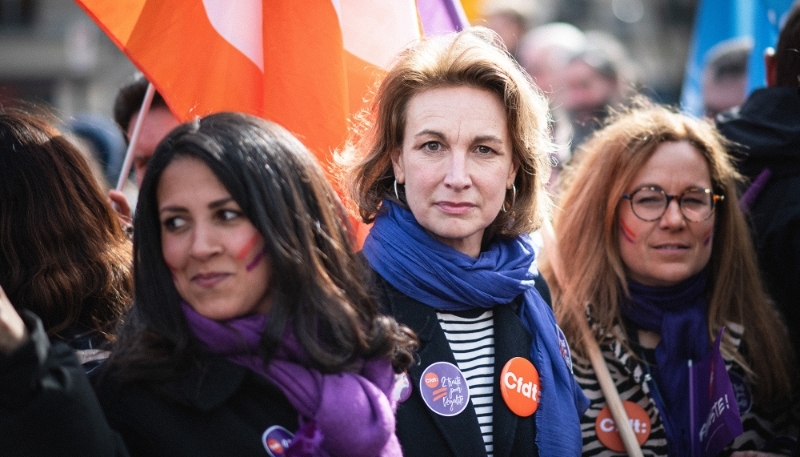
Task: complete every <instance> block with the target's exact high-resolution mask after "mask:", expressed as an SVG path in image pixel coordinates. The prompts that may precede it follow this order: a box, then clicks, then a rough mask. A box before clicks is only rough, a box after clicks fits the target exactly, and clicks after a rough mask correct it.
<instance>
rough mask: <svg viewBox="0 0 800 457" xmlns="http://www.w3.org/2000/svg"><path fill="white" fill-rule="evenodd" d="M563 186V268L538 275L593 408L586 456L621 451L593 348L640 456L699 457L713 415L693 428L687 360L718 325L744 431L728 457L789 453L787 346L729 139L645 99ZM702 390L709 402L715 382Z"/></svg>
mask: <svg viewBox="0 0 800 457" xmlns="http://www.w3.org/2000/svg"><path fill="white" fill-rule="evenodd" d="M565 176H568V178H567V181H568V182H567V183H566V188H565V189H564V190H563V192H562V194H561V200H560V204H559V207H560V208H562V210H561V211H559V212H558V213H556V217H555V220H554V227H555V230H556V235H557V238H558V242H557V252H558V258H559V259H560V262H559V265H560V266H558V265H557V264H556V262H553V263H549V262H545V263H544V265H543V267H542V273H543V274H544V275H545V277H546V278H547V280H548V283H549V284H550V285H551V286H552V289H553V297H554V305H555V311H556V315H557V316H558V318H559V324H560V325H561V326H562V327H563V329H564V332H565V333H566V335H567V338H568V339H569V341H571V342H573V344H574V345H575V347H574V348H573V349H574V350H573V360H574V367H575V377H576V379H577V380H578V382H579V383H580V384H581V387H582V388H583V390H584V393H586V395H587V396H588V397H589V399H590V400H591V406H590V407H589V410H588V411H587V412H586V414H585V415H584V416H583V418H582V430H583V453H584V455H592V456H594V455H602V456H611V455H623V454H624V452H623V449H620V448H619V441H618V440H619V437H618V436H615V435H614V434H612V433H609V430H611V429H612V428H613V422H609V416H608V414H607V413H608V405H610V404H611V402H612V401H613V399H611V400H610V399H607V398H606V397H605V395H604V394H608V393H607V392H605V391H604V392H601V390H600V386H601V385H602V384H600V375H599V374H598V371H597V369H596V368H594V367H595V365H594V362H593V364H591V365H590V364H589V361H588V358H589V352H590V349H589V348H590V345H591V343H593V342H591V338H594V339H595V340H596V341H597V344H599V348H600V350H601V352H602V357H603V358H604V360H605V365H606V366H607V367H608V371H609V372H610V373H611V378H612V380H613V384H614V385H615V386H616V389H617V390H618V393H619V397H620V399H621V400H622V401H623V402H624V405H625V409H626V410H627V411H628V415H629V417H630V418H631V419H635V420H636V421H637V422H636V423H637V424H639V425H638V426H637V427H635V429H636V430H635V431H636V432H637V438H638V439H639V443H640V444H641V447H642V452H643V454H644V455H653V456H658V455H670V456H685V455H697V454H692V448H691V445H692V442H693V438H692V434H694V433H695V432H697V428H699V426H700V425H702V424H703V423H704V422H705V421H706V419H707V418H708V417H709V416H707V415H704V416H703V417H702V421H696V424H697V425H696V427H697V428H695V429H692V428H691V423H692V419H691V416H692V409H693V408H695V407H698V408H699V406H698V402H692V401H691V400H690V398H689V392H690V385H691V383H690V377H689V368H688V362H689V361H692V362H694V363H695V364H697V363H698V362H700V361H701V360H702V358H703V357H705V356H707V355H708V354H709V353H711V350H712V345H713V342H714V340H715V338H716V336H717V334H718V333H719V331H720V329H721V328H722V327H725V333H724V336H723V338H722V340H721V354H722V357H723V358H724V360H725V365H726V366H727V368H728V373H729V376H730V379H731V385H732V389H733V392H734V394H735V397H736V398H735V400H736V401H735V402H734V403H736V404H734V405H733V407H737V405H738V412H739V414H740V416H741V420H742V425H743V429H744V433H742V434H741V435H740V436H738V437H737V438H736V439H735V441H733V442H732V443H730V446H729V447H728V448H727V450H726V452H728V453H729V452H730V451H732V450H761V451H763V452H775V453H780V452H781V451H784V452H785V451H787V443H788V449H791V446H792V443H791V442H790V441H789V442H787V441H786V440H785V439H783V438H781V435H783V434H786V433H788V434H789V435H790V436H795V435H796V433H797V431H796V428H795V427H796V426H797V421H798V418H797V417H793V416H792V415H790V414H789V412H788V409H789V408H788V407H789V406H791V405H792V399H793V392H792V379H793V378H792V376H793V375H794V373H793V369H792V357H791V347H790V346H789V344H788V339H787V335H786V332H785V327H784V326H783V324H782V323H781V321H780V320H779V318H778V314H777V312H776V310H775V308H774V307H773V306H772V305H771V303H770V302H769V301H768V299H767V296H766V294H765V293H764V288H763V286H762V284H761V280H760V277H759V273H758V269H757V267H756V261H755V254H754V253H753V246H752V243H751V241H750V237H749V233H748V230H747V224H746V223H745V219H744V217H743V215H742V212H741V211H740V209H739V207H738V205H737V204H736V201H737V193H736V189H737V184H738V182H739V180H740V179H741V178H740V175H739V174H738V173H737V172H736V170H735V168H734V167H733V164H732V163H731V160H730V158H729V156H728V155H727V154H726V150H725V142H724V140H723V139H722V137H721V136H720V134H719V133H718V132H717V131H716V130H715V129H714V127H713V126H712V125H711V124H710V123H709V122H707V121H703V120H698V119H694V118H690V117H688V116H685V115H682V114H680V113H677V112H674V111H671V110H670V109H668V108H665V107H661V106H657V105H653V104H651V103H650V102H646V101H638V102H637V104H636V106H635V107H634V108H632V109H629V110H627V111H623V112H621V113H619V114H618V115H617V116H616V117H615V118H613V119H612V121H611V122H610V123H609V125H607V126H606V127H605V128H604V129H602V130H600V131H598V132H597V133H596V134H595V135H594V136H593V137H592V139H590V140H589V142H588V143H587V144H586V145H585V147H584V148H583V151H582V152H581V155H580V159H579V161H578V163H577V164H575V165H574V168H572V169H571V170H569V171H568V173H567V175H565ZM552 258H553V256H548V259H552ZM587 317H588V322H587ZM587 323H588V324H590V325H591V330H592V331H591V332H589V330H588V328H587V327H588V326H587ZM599 370H600V371H601V372H602V371H603V369H602V368H600V369H599ZM717 376H720V375H717ZM696 387H698V388H700V389H701V392H703V393H704V394H705V395H706V396H708V395H709V387H708V385H705V386H696ZM794 393H796V391H795V392H794ZM610 395H614V394H613V392H612V393H611V394H610ZM698 395H701V394H698ZM796 399H797V397H795V400H796ZM729 400H730V399H729ZM730 403H731V402H729V403H728V404H730ZM795 413H796V412H795ZM609 424H612V425H609ZM715 429H716V427H715ZM701 435H702V434H701ZM695 438H696V441H697V442H698V443H699V442H700V439H699V437H695ZM721 444H722V445H723V446H724V445H726V444H728V443H726V442H722V443H721ZM748 455H755V454H748Z"/></svg>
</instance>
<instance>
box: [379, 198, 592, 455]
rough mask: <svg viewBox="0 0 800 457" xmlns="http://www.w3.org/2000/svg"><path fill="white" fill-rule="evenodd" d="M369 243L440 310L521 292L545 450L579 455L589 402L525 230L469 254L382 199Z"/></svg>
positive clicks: (384, 271) (399, 282)
mask: <svg viewBox="0 0 800 457" xmlns="http://www.w3.org/2000/svg"><path fill="white" fill-rule="evenodd" d="M381 208H382V209H381V212H380V213H379V214H378V216H377V217H376V218H375V223H374V224H373V227H372V230H371V231H370V233H369V235H368V236H367V239H366V240H365V241H364V248H363V252H364V256H365V257H366V258H367V260H368V261H369V263H370V265H371V266H372V268H373V269H374V270H375V271H376V272H377V273H378V274H380V275H381V276H382V277H383V278H384V279H385V280H386V281H387V282H389V284H391V285H392V286H394V287H395V288H396V289H397V290H399V291H400V292H402V293H403V294H405V295H406V296H408V297H411V298H413V299H415V300H417V301H419V302H420V303H424V304H426V305H428V306H430V307H432V308H435V309H437V310H444V311H449V312H452V311H464V310H469V309H474V308H484V309H487V308H493V307H494V306H498V305H505V304H508V303H510V302H511V301H513V300H514V298H516V297H518V296H519V295H522V296H523V302H522V306H521V307H520V310H519V317H520V320H521V321H522V323H523V325H524V327H525V328H526V329H527V330H528V331H529V332H530V333H531V335H532V336H533V338H532V341H531V349H530V359H531V361H532V362H533V364H534V365H535V366H536V369H537V370H538V372H539V380H540V382H541V391H542V395H541V398H540V402H539V407H538V409H537V411H536V413H535V416H534V421H535V423H536V445H537V447H538V448H539V454H540V455H564V456H568V455H574V456H577V455H580V454H581V447H582V441H581V430H580V417H581V416H582V415H583V413H584V412H585V411H586V408H587V407H588V405H589V401H588V399H587V398H586V397H585V396H584V395H583V392H582V391H581V389H580V387H578V385H577V383H576V382H575V379H574V378H573V376H572V372H571V371H570V369H569V368H568V366H567V364H566V363H565V360H564V358H563V357H562V353H561V350H560V349H559V339H558V338H559V336H558V335H559V332H560V330H559V329H558V326H557V325H556V321H555V317H554V315H553V312H552V310H551V309H550V307H549V306H548V305H547V303H545V301H544V300H543V299H542V297H541V296H540V295H539V293H538V292H537V291H536V289H535V288H534V287H533V285H534V283H535V281H536V280H537V279H538V277H539V276H538V272H537V269H536V263H535V253H534V249H533V245H532V243H531V240H530V238H529V237H528V236H527V235H522V236H518V237H515V238H511V239H501V238H498V239H496V240H493V242H492V243H491V244H490V245H489V247H488V249H487V250H486V251H484V252H481V253H480V255H479V256H478V258H472V257H470V256H468V255H466V254H464V253H461V252H459V251H458V250H456V249H454V248H452V247H451V246H448V245H446V244H444V243H442V242H440V241H438V240H436V239H434V238H433V237H431V236H430V235H428V233H427V232H426V231H425V229H423V228H422V226H420V225H419V223H418V222H417V220H416V219H415V218H414V215H413V214H412V213H411V212H410V211H409V210H408V209H406V208H404V207H403V206H401V205H398V204H396V203H394V202H392V201H389V200H384V201H383V203H382V207H381Z"/></svg>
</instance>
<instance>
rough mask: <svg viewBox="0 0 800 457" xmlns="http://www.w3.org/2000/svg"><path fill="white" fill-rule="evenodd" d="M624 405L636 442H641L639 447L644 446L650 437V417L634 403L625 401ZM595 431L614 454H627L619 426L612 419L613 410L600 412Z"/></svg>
mask: <svg viewBox="0 0 800 457" xmlns="http://www.w3.org/2000/svg"><path fill="white" fill-rule="evenodd" d="M622 405H623V406H624V407H625V412H626V413H628V423H629V424H630V427H631V428H632V429H633V433H634V434H635V435H636V441H638V442H639V445H642V444H644V442H645V441H647V438H649V437H650V428H651V427H650V416H648V415H647V412H646V411H645V410H644V408H642V407H641V406H639V405H637V404H636V403H634V402H632V401H627V400H626V401H623V402H622ZM594 430H595V432H596V433H597V438H598V439H599V440H600V442H601V443H603V445H604V446H605V447H607V448H608V449H611V450H612V451H614V452H625V445H624V444H622V437H621V436H620V435H619V430H618V429H617V424H616V423H615V422H614V418H613V417H611V410H610V409H608V406H606V407H604V408H603V409H602V410H600V414H598V415H597V420H596V421H595V423H594Z"/></svg>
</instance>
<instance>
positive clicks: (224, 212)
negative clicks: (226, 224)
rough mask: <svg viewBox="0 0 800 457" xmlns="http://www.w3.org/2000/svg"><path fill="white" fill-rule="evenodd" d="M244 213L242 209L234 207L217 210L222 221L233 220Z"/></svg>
mask: <svg viewBox="0 0 800 457" xmlns="http://www.w3.org/2000/svg"><path fill="white" fill-rule="evenodd" d="M241 215H242V212H241V211H236V210H233V209H221V210H219V211H218V212H217V217H218V218H219V219H220V220H222V221H232V220H234V219H237V218H239V217H240V216H241Z"/></svg>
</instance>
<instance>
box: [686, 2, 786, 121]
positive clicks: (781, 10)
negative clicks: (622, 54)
mask: <svg viewBox="0 0 800 457" xmlns="http://www.w3.org/2000/svg"><path fill="white" fill-rule="evenodd" d="M793 2H794V0H699V2H698V4H697V14H696V16H695V23H694V36H693V38H692V43H691V45H690V47H689V56H688V58H687V60H686V73H685V76H684V79H683V89H682V93H681V109H682V110H683V112H685V113H687V114H692V115H695V116H702V114H703V94H702V82H703V65H704V61H705V58H706V53H707V52H708V50H709V49H711V47H713V46H714V45H715V44H717V43H719V42H721V41H724V40H727V39H729V38H738V37H750V38H751V39H752V40H753V51H752V53H751V54H750V61H749V62H748V83H747V93H748V94H749V93H750V92H752V91H753V90H754V89H757V88H759V87H764V86H766V75H765V71H764V50H766V49H767V48H768V47H775V45H776V44H777V42H778V34H779V32H780V27H781V26H782V25H783V22H784V20H785V16H786V13H787V12H788V11H789V9H790V8H791V6H792V3H793Z"/></svg>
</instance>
